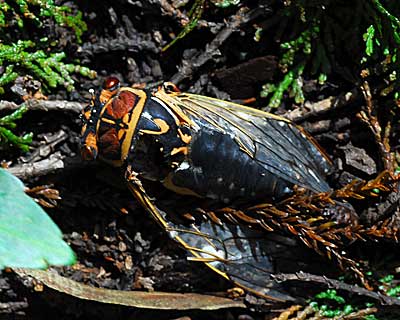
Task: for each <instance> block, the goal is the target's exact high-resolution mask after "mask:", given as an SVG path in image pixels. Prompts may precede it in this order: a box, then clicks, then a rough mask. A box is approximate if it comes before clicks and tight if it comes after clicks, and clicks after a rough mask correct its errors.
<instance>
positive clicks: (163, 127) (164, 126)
mask: <svg viewBox="0 0 400 320" xmlns="http://www.w3.org/2000/svg"><path fill="white" fill-rule="evenodd" d="M153 122H154V123H155V124H156V125H157V126H158V127H159V128H160V131H152V130H140V133H146V134H154V135H161V134H164V133H167V132H168V131H169V125H168V124H167V122H165V121H164V120H163V119H158V118H157V119H153Z"/></svg>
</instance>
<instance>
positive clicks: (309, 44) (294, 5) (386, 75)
mask: <svg viewBox="0 0 400 320" xmlns="http://www.w3.org/2000/svg"><path fill="white" fill-rule="evenodd" d="M399 17H400V7H399V6H398V5H396V3H395V2H393V1H385V2H383V1H380V0H366V1H364V0H355V1H351V2H346V1H341V2H337V1H333V0H319V1H306V0H297V1H288V2H286V5H285V6H283V7H282V8H281V9H280V10H278V11H277V12H276V13H275V14H274V18H276V21H278V22H277V23H276V24H267V25H268V28H269V29H268V28H266V29H264V30H259V29H258V30H257V35H258V37H257V41H260V37H261V38H262V37H264V36H268V35H269V32H270V34H272V35H274V36H275V37H276V39H277V40H278V41H279V42H280V43H281V45H280V48H281V52H280V57H279V61H280V68H281V72H282V73H281V79H282V80H279V79H278V80H277V81H276V82H275V83H274V82H272V83H269V84H267V85H266V87H267V88H268V90H269V91H268V94H267V96H268V97H270V100H269V106H270V107H277V106H278V105H279V104H280V102H281V99H282V98H283V97H284V94H285V93H289V96H291V97H294V98H295V102H296V103H299V102H300V103H301V102H302V101H304V97H302V93H301V92H300V91H301V86H299V85H298V83H301V81H295V79H297V78H296V77H300V78H302V77H303V76H304V77H306V78H307V79H316V80H318V82H319V83H324V82H325V81H326V80H329V79H331V77H332V76H333V75H335V77H336V78H337V76H338V75H339V76H341V77H342V78H343V79H344V80H345V81H348V82H351V83H352V84H353V85H355V86H357V85H358V84H359V83H360V81H363V79H365V77H375V78H376V77H378V79H381V81H382V86H383V87H384V88H383V89H382V90H381V92H380V93H381V95H382V96H385V97H389V98H392V99H393V101H394V100H396V99H398V97H399V94H398V92H399V86H400V80H399V79H398V78H399V77H397V73H398V70H399V67H400V65H399V59H398V54H399V47H400V19H399ZM260 43H261V42H260ZM299 66H302V68H303V73H302V74H300V73H299V72H298V70H299ZM363 71H364V72H363ZM365 71H366V72H365ZM321 75H323V76H322V78H321ZM265 93H266V91H265V88H263V91H262V93H261V95H262V96H266V94H265ZM299 97H301V98H299Z"/></svg>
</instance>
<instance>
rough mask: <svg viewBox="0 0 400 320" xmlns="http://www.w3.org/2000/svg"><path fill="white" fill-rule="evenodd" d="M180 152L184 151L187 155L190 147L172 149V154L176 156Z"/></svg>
mask: <svg viewBox="0 0 400 320" xmlns="http://www.w3.org/2000/svg"><path fill="white" fill-rule="evenodd" d="M180 152H182V153H183V154H184V155H185V156H186V155H187V154H188V153H189V148H188V147H179V148H173V149H172V151H171V156H174V155H176V154H178V153H180Z"/></svg>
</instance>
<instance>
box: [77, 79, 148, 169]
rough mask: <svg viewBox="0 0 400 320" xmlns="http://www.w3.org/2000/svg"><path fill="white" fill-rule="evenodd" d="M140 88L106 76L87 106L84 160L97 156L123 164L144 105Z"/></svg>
mask: <svg viewBox="0 0 400 320" xmlns="http://www.w3.org/2000/svg"><path fill="white" fill-rule="evenodd" d="M143 95H145V93H144V92H143V91H141V90H136V89H133V88H129V87H122V88H121V85H120V82H119V80H118V79H117V78H115V77H109V78H107V79H106V80H105V82H104V84H103V88H102V90H101V91H100V92H98V93H97V94H93V96H92V99H91V101H90V104H89V105H88V106H87V107H86V108H84V110H83V115H82V120H83V126H82V133H81V137H82V138H81V155H82V158H83V159H85V160H95V159H96V158H97V157H98V158H100V159H101V160H103V161H106V162H109V163H111V164H113V165H115V166H121V165H122V163H123V161H124V159H125V158H126V156H127V153H128V151H129V146H130V143H131V139H132V135H133V132H134V130H135V127H136V124H137V121H134V120H137V118H138V117H139V116H140V113H139V114H138V115H137V116H135V112H133V110H135V109H136V108H135V107H137V106H139V108H140V107H141V106H143V103H144V102H143V99H142V98H143Z"/></svg>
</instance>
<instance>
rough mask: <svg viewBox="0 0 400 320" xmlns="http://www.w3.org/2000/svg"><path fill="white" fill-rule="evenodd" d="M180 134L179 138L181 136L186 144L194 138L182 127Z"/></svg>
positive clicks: (179, 130)
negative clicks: (184, 131)
mask: <svg viewBox="0 0 400 320" xmlns="http://www.w3.org/2000/svg"><path fill="white" fill-rule="evenodd" d="M178 134H179V138H181V140H182V141H183V142H184V143H186V144H189V142H190V141H191V140H192V136H190V135H188V134H186V133H183V132H182V130H181V129H180V128H178Z"/></svg>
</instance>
